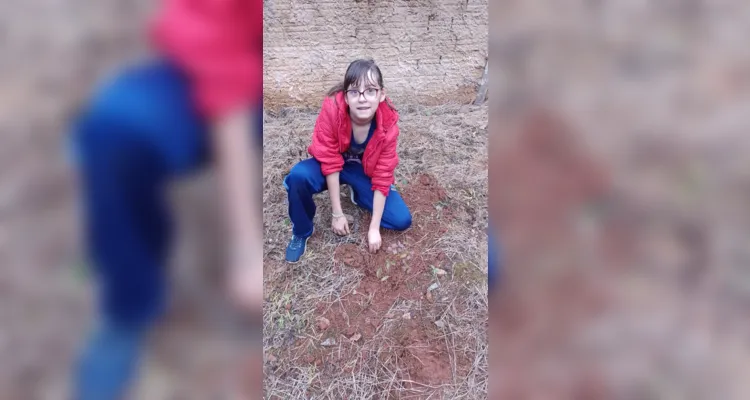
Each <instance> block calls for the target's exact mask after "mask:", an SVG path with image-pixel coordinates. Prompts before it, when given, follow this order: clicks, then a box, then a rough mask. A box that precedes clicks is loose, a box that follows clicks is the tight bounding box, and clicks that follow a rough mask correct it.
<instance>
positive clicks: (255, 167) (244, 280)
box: [211, 108, 263, 311]
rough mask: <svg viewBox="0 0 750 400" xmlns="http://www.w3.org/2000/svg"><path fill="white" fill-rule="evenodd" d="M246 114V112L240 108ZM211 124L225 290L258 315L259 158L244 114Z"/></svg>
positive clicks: (260, 246) (260, 259)
mask: <svg viewBox="0 0 750 400" xmlns="http://www.w3.org/2000/svg"><path fill="white" fill-rule="evenodd" d="M245 110H247V108H245ZM245 110H242V111H237V112H234V113H230V114H226V115H224V116H222V117H220V118H217V119H216V120H215V124H214V126H213V129H212V134H211V141H212V144H213V149H214V153H215V159H216V164H217V169H218V175H219V179H220V182H221V183H220V184H221V189H222V191H221V202H222V207H221V208H222V210H223V211H224V212H223V217H224V220H225V223H226V227H227V228H228V229H227V230H228V240H229V242H228V243H227V248H228V251H229V263H230V264H229V271H228V272H229V274H228V277H229V282H228V283H229V289H230V291H231V295H232V297H233V298H234V300H236V301H237V302H238V303H240V304H241V305H244V306H246V307H250V308H252V309H253V311H260V305H261V304H262V297H263V230H262V228H261V227H262V221H263V219H262V216H261V207H262V205H261V194H260V193H262V192H261V184H260V182H261V179H260V175H261V171H262V167H261V158H260V157H258V154H259V153H260V151H261V150H260V149H257V148H256V147H257V146H255V144H254V142H253V140H252V139H253V138H254V137H255V135H257V133H256V132H253V130H254V129H257V128H256V124H253V123H251V119H252V117H253V116H252V115H251V113H250V112H249V111H245Z"/></svg>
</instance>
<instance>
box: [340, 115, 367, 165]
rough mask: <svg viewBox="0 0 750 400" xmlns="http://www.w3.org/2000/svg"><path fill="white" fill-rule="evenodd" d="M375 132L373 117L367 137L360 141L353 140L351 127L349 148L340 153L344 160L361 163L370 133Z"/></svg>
mask: <svg viewBox="0 0 750 400" xmlns="http://www.w3.org/2000/svg"><path fill="white" fill-rule="evenodd" d="M373 132H375V118H373V119H372V122H371V123H370V131H369V132H368V133H367V139H365V141H364V142H362V143H357V142H356V141H354V129H352V141H351V144H350V145H349V148H348V149H347V150H346V151H345V152H344V153H343V154H342V155H343V156H344V162H356V163H360V164H362V155H363V154H365V148H367V143H369V142H370V138H371V137H372V133H373Z"/></svg>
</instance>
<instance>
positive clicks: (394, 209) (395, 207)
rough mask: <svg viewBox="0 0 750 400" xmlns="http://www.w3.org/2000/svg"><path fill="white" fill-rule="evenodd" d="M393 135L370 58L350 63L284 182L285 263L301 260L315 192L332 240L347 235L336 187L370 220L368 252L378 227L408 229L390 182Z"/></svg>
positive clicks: (376, 242) (374, 247) (393, 116)
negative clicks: (324, 196)
mask: <svg viewBox="0 0 750 400" xmlns="http://www.w3.org/2000/svg"><path fill="white" fill-rule="evenodd" d="M398 135H399V129H398V111H396V109H395V108H394V107H393V104H392V103H391V100H390V99H389V98H387V96H386V93H385V87H384V86H383V75H382V74H381V72H380V68H379V67H378V66H377V64H375V61H374V60H372V59H359V60H355V61H353V62H352V63H351V64H349V67H348V68H347V70H346V74H345V76H344V81H343V82H342V83H340V84H338V85H336V86H335V87H333V88H332V89H331V90H330V91H329V92H328V94H327V96H326V98H325V99H324V100H323V105H322V109H321V111H320V114H319V115H318V119H317V121H316V123H315V128H314V131H313V136H312V144H311V145H310V146H309V147H308V153H310V155H312V157H311V158H308V159H307V160H303V161H300V162H299V163H297V164H296V165H295V166H294V167H292V169H291V171H290V172H289V175H287V176H286V177H285V178H284V187H285V188H286V190H287V193H288V200H289V217H290V219H291V221H292V238H291V240H290V241H289V244H288V246H287V249H286V260H287V262H290V263H296V262H298V261H299V260H300V258H301V257H302V256H303V255H304V253H305V250H306V247H307V240H308V239H309V238H310V236H311V235H312V234H313V231H314V226H313V217H314V216H315V210H316V206H315V202H314V201H313V195H314V194H317V193H320V192H322V191H324V190H328V193H329V195H330V199H331V208H332V211H333V215H332V221H331V229H333V232H335V233H336V234H338V235H346V234H349V232H350V231H349V223H348V221H347V219H346V217H345V215H344V213H343V211H342V208H341V198H340V195H339V194H340V186H339V185H340V184H345V185H349V189H350V199H351V201H352V203H354V204H355V205H358V206H359V207H361V208H363V209H365V210H367V211H368V212H370V213H371V214H372V219H371V221H370V226H369V230H368V233H367V241H368V249H369V251H370V252H376V251H378V249H380V247H381V245H382V239H381V236H380V228H381V227H383V228H386V229H393V230H398V231H403V230H406V229H408V228H409V227H410V226H411V213H410V212H409V208H408V207H407V206H406V203H404V200H403V199H402V198H401V195H400V194H399V193H398V192H397V191H396V190H395V187H394V184H393V183H394V181H395V180H394V175H393V173H394V170H395V169H396V166H397V165H398V154H397V153H396V147H397V145H398Z"/></svg>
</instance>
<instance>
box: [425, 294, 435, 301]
mask: <svg viewBox="0 0 750 400" xmlns="http://www.w3.org/2000/svg"><path fill="white" fill-rule="evenodd" d="M424 297H426V298H427V301H429V302H430V303H432V302H433V301H434V299H433V298H432V293H431V292H427V293H425V295H424Z"/></svg>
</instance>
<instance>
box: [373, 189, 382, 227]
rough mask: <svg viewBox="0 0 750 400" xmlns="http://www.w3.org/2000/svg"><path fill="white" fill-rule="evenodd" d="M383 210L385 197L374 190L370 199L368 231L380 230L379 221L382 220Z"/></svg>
mask: <svg viewBox="0 0 750 400" xmlns="http://www.w3.org/2000/svg"><path fill="white" fill-rule="evenodd" d="M384 209H385V195H384V194H383V193H382V192H380V191H379V190H376V191H375V192H373V198H372V220H371V221H370V230H371V231H373V230H375V231H379V230H380V220H381V219H382V218H383V210H384Z"/></svg>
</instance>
